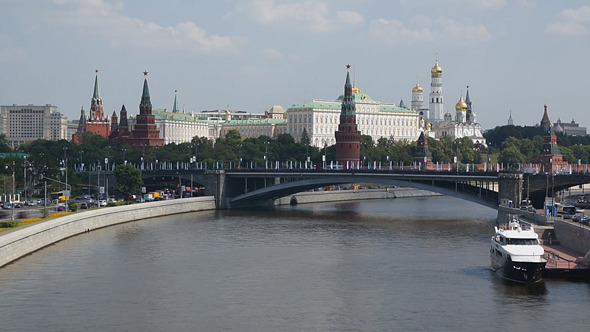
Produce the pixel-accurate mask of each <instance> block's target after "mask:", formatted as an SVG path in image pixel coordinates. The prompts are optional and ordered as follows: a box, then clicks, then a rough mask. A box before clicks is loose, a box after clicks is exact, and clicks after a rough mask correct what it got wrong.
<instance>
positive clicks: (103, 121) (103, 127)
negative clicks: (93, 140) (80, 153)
mask: <svg viewBox="0 0 590 332" xmlns="http://www.w3.org/2000/svg"><path fill="white" fill-rule="evenodd" d="M95 73H96V74H95V77H94V92H93V93H92V99H91V100H90V114H88V116H86V115H85V111H84V108H82V110H81V112H80V113H81V115H80V122H79V124H78V131H77V132H76V134H74V136H72V140H73V141H74V143H76V144H80V143H81V142H80V138H81V135H82V133H83V132H86V131H89V132H91V133H94V134H96V135H101V136H104V137H107V138H108V137H109V136H110V133H111V123H110V121H109V119H108V118H107V117H106V116H105V115H104V110H103V105H102V98H101V97H100V91H99V89H98V70H95ZM81 123H83V126H81V125H80V124H81Z"/></svg>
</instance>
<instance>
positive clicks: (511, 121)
mask: <svg viewBox="0 0 590 332" xmlns="http://www.w3.org/2000/svg"><path fill="white" fill-rule="evenodd" d="M508 125H509V126H514V120H512V110H510V116H509V117H508Z"/></svg>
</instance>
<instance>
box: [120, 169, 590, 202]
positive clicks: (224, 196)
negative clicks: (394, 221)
mask: <svg viewBox="0 0 590 332" xmlns="http://www.w3.org/2000/svg"><path fill="white" fill-rule="evenodd" d="M143 178H144V181H145V182H146V183H147V184H148V185H150V184H152V185H153V186H157V185H158V184H161V183H165V182H167V183H168V184H170V185H172V186H177V185H180V184H182V185H183V186H190V185H191V184H193V185H201V186H205V189H206V191H205V194H206V195H212V196H215V198H216V205H217V208H219V209H228V208H237V207H244V206H253V205H268V204H273V201H274V200H275V199H278V198H280V197H285V196H288V195H291V194H295V193H298V192H302V191H307V190H312V189H316V188H322V187H327V186H333V185H342V184H351V183H375V184H384V185H395V186H403V187H413V188H417V189H423V190H429V191H432V192H437V193H440V194H443V195H448V196H453V197H457V198H461V199H464V200H468V201H471V202H475V203H478V204H482V205H485V206H488V207H492V208H497V206H498V204H499V203H500V202H501V201H502V200H506V201H508V200H511V201H513V202H515V204H518V203H519V202H520V201H521V200H522V198H523V197H529V196H531V194H535V195H537V196H539V197H540V202H541V204H542V201H543V198H544V197H545V196H544V192H545V189H544V188H545V186H544V185H543V184H544V183H545V182H546V181H545V180H546V177H544V176H528V177H525V176H524V175H523V174H518V173H498V172H490V171H488V172H449V171H420V170H397V169H355V170H329V169H241V170H237V169H231V170H224V169H215V170H203V169H191V170H186V169H179V170H150V171H143ZM557 178H558V177H554V178H553V179H552V180H553V182H552V183H553V184H555V189H556V190H557V189H558V188H562V187H563V186H565V184H564V183H563V182H562V180H561V179H562V178H561V177H560V178H559V179H557ZM556 179H557V180H556ZM113 181H114V179H113V180H111V182H113ZM543 181H545V182H543ZM581 181H588V182H590V177H585V176H582V177H578V178H577V179H570V181H569V182H573V183H574V185H575V183H578V182H581ZM569 182H568V183H569ZM524 184H526V185H527V187H526V189H527V191H524V188H525V187H524V186H523V185H524ZM552 192H553V191H552ZM523 194H524V195H525V196H523ZM537 196H534V197H537Z"/></svg>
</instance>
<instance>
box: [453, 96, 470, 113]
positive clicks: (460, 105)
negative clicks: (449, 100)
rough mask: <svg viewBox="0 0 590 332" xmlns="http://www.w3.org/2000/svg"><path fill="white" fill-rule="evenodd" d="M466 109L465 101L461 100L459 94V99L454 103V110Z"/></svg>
mask: <svg viewBox="0 0 590 332" xmlns="http://www.w3.org/2000/svg"><path fill="white" fill-rule="evenodd" d="M466 109H467V103H466V102H465V100H463V96H461V99H459V101H458V102H457V104H456V105H455V110H457V111H462V110H466Z"/></svg>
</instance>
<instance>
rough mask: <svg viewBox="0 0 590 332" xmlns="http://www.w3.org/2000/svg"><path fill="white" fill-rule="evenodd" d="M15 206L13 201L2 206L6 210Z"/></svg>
mask: <svg viewBox="0 0 590 332" xmlns="http://www.w3.org/2000/svg"><path fill="white" fill-rule="evenodd" d="M13 206H14V204H12V203H4V204H2V208H3V209H5V210H9V209H12V208H13Z"/></svg>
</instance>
